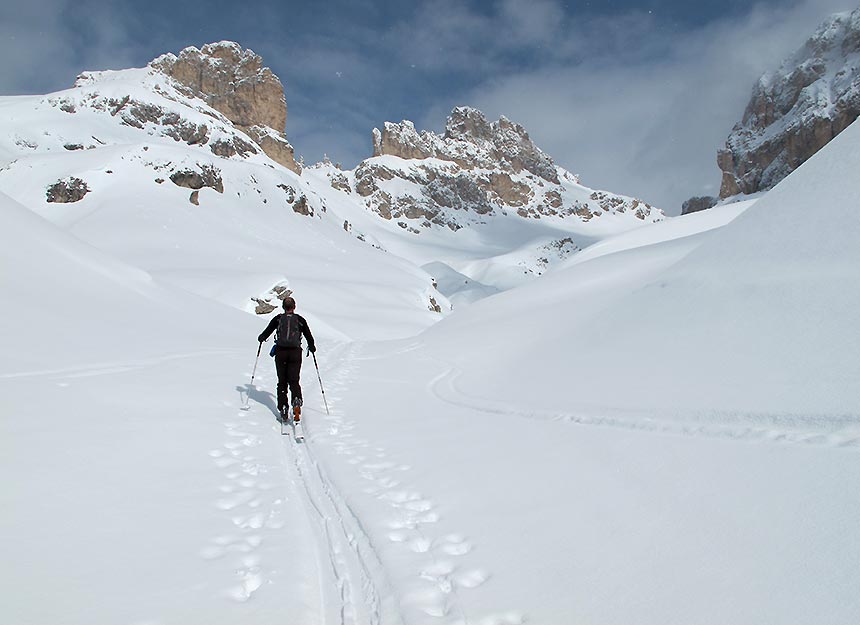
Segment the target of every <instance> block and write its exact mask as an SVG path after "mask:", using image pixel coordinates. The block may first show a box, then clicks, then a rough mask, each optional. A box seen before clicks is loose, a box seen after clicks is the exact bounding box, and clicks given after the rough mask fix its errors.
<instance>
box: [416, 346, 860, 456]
mask: <svg viewBox="0 0 860 625" xmlns="http://www.w3.org/2000/svg"><path fill="white" fill-rule="evenodd" d="M440 362H441V361H440ZM446 366H447V365H446ZM461 374H462V372H461V371H460V370H459V369H457V368H456V367H453V368H448V369H447V370H446V371H445V372H444V373H442V374H440V375H439V376H437V377H436V378H435V379H434V380H433V381H431V382H430V384H429V389H430V392H431V393H432V394H433V395H434V396H435V397H437V398H438V399H440V400H441V401H444V402H445V403H448V404H450V405H453V406H457V407H459V408H468V409H469V410H475V411H479V412H483V413H487V414H497V415H506V416H516V417H521V418H526V419H535V420H540V421H551V422H556V423H572V424H575V425H585V426H596V427H610V428H619V429H624V430H635V431H642V432H650V433H656V434H674V435H680V436H690V437H706V438H714V439H725V440H733V441H750V442H766V443H782V444H798V445H821V446H826V447H841V448H849V449H852V450H857V449H860V419H858V418H856V417H852V416H832V417H824V416H814V417H809V418H808V419H803V418H801V417H793V416H789V415H786V416H780V415H756V414H749V415H748V414H743V413H737V414H722V415H721V414H720V413H715V414H714V415H712V421H711V422H709V423H707V424H705V423H697V422H690V421H687V422H685V421H681V420H675V419H666V418H662V419H661V418H658V417H656V416H655V417H651V416H648V415H639V416H630V417H615V416H602V415H587V414H582V413H579V412H578V413H573V412H562V411H540V410H532V409H528V408H525V407H520V406H516V405H507V406H503V405H501V404H499V403H498V402H494V401H490V400H483V399H480V398H477V397H474V396H470V395H468V394H467V393H465V392H463V391H461V390H460V389H459V388H457V378H459V377H460V375H461ZM708 416H709V415H702V417H703V418H705V417H708ZM732 421H735V422H737V424H733V423H732ZM804 421H805V422H806V423H805V425H808V424H815V425H818V426H820V427H821V429H819V430H814V429H813V430H810V429H803V428H802V427H798V428H796V429H793V428H788V427H785V426H786V425H788V424H792V423H798V422H801V423H798V424H799V425H801V424H803V423H802V422H804ZM738 424H741V425H738ZM840 428H842V430H840Z"/></svg>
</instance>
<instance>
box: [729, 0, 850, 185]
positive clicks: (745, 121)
mask: <svg viewBox="0 0 860 625" xmlns="http://www.w3.org/2000/svg"><path fill="white" fill-rule="evenodd" d="M858 115H860V9H856V10H854V11H853V12H851V13H839V14H836V15H833V16H831V17H830V18H829V19H828V20H827V21H825V22H824V23H823V24H822V25H821V26H820V27H819V28H818V29H817V30H816V32H815V34H814V35H813V36H812V37H810V39H809V40H807V41H806V43H805V44H804V45H803V46H802V47H801V48H800V50H798V51H797V52H796V53H795V54H794V55H793V56H791V57H790V58H789V59H787V60H786V61H785V62H784V63H783V64H782V66H781V67H780V68H779V69H778V70H776V71H773V72H768V73H766V74H764V75H763V76H762V77H761V78H760V79H759V81H758V83H756V85H755V87H754V88H753V93H752V97H751V99H750V101H749V104H748V105H747V108H746V110H745V111H744V115H743V118H742V120H741V122H740V123H738V124H736V125H735V127H734V128H733V129H732V133H731V134H730V135H729V137H728V139H727V140H726V146H725V148H724V149H722V150H720V151H719V153H718V155H717V164H718V165H719V167H720V169H721V170H722V172H723V174H722V176H723V178H722V184H721V187H720V197H722V198H726V197H729V196H732V195H736V194H739V193H745V194H749V193H755V192H758V191H764V190H767V189H770V188H771V187H773V186H774V185H776V184H777V183H778V182H779V181H780V180H782V179H783V178H784V177H785V176H787V175H788V174H790V173H791V172H792V171H794V170H795V169H797V167H799V166H800V165H801V164H802V163H803V162H805V161H806V160H807V159H808V158H809V157H810V156H812V155H813V154H815V152H817V151H818V150H820V149H821V148H822V147H823V146H824V145H826V144H827V143H828V142H829V141H830V140H831V139H833V137H835V136H836V135H837V134H839V133H840V132H842V130H844V129H845V128H846V127H848V126H849V125H850V124H851V123H852V122H853V121H854V120H855V119H857V117H858Z"/></svg>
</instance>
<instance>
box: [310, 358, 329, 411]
mask: <svg viewBox="0 0 860 625" xmlns="http://www.w3.org/2000/svg"><path fill="white" fill-rule="evenodd" d="M311 354H313V357H314V367H316V370H317V380H319V381H320V391H322V396H323V403H325V413H326V414H327V415H329V416H331V414H330V413H329V411H328V401H327V400H326V398H325V389H324V388H323V384H322V378H321V377H320V367H319V365H318V364H317V354H316V352H311Z"/></svg>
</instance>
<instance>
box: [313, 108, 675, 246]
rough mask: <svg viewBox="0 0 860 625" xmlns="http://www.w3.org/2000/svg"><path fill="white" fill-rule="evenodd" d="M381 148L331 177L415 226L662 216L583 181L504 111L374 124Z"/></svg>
mask: <svg viewBox="0 0 860 625" xmlns="http://www.w3.org/2000/svg"><path fill="white" fill-rule="evenodd" d="M373 154H374V156H373V158H371V159H368V160H366V161H363V162H362V163H360V164H359V165H358V167H357V168H356V169H355V170H354V171H353V172H346V173H341V172H339V171H336V170H333V171H332V172H331V173H330V175H329V179H330V182H331V185H332V187H334V188H336V189H338V190H341V191H344V192H345V193H352V191H353V190H354V191H355V193H356V194H357V195H358V196H360V197H362V198H364V201H365V204H366V205H367V206H368V207H369V208H370V209H371V210H373V211H375V212H376V213H377V214H379V215H380V216H381V217H383V218H384V219H392V220H396V221H397V223H398V225H400V226H401V227H402V228H403V229H405V230H407V231H409V232H412V233H418V232H420V228H430V227H432V226H434V225H436V226H447V227H448V228H451V229H452V230H457V229H459V228H461V227H463V226H464V225H465V224H466V223H469V222H474V221H475V220H478V221H480V220H481V219H483V218H486V217H487V216H489V215H493V214H496V213H504V214H507V213H508V211H510V212H512V213H515V214H517V215H519V216H521V217H524V218H530V219H541V218H565V217H573V218H576V219H579V220H582V221H588V220H590V219H593V218H597V217H600V216H601V215H603V214H606V213H624V212H630V213H631V214H633V215H635V216H636V217H637V218H639V219H641V220H656V219H660V218H661V217H662V213H661V212H660V211H659V210H657V209H654V208H653V207H651V206H650V205H648V204H646V203H644V202H642V201H640V200H636V199H633V198H627V197H623V196H618V195H614V194H611V193H605V192H602V191H594V190H592V189H588V188H586V187H583V186H582V185H580V184H579V180H578V179H577V177H576V176H574V175H573V174H571V173H570V172H568V171H566V170H564V169H562V168H560V167H557V166H556V165H555V163H554V162H553V160H552V159H551V158H550V157H549V156H548V155H547V154H545V153H544V152H543V151H541V150H540V148H538V147H537V146H536V145H535V144H534V142H533V141H532V140H531V139H530V138H529V135H528V133H527V132H526V130H525V129H524V128H523V127H522V126H520V125H519V124H516V123H514V122H511V121H510V120H508V119H506V118H504V117H502V118H501V119H499V120H498V121H495V122H489V121H488V120H487V119H486V118H485V117H484V115H483V113H481V112H480V111H478V110H476V109H474V108H469V107H458V108H455V109H454V110H453V112H452V113H451V115H450V117H449V118H448V120H447V123H446V126H445V133H444V134H442V135H439V134H436V133H433V132H428V131H422V132H420V133H419V132H418V131H417V130H416V129H415V126H414V124H413V123H412V122H410V121H403V122H400V123H390V122H387V123H386V124H385V125H384V127H383V129H382V130H379V129H374V130H373ZM392 157H396V158H395V159H392ZM350 178H351V179H350ZM409 222H411V223H409Z"/></svg>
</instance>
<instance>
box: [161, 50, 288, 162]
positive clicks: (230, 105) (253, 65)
mask: <svg viewBox="0 0 860 625" xmlns="http://www.w3.org/2000/svg"><path fill="white" fill-rule="evenodd" d="M150 67H152V68H154V69H156V70H158V71H159V72H161V73H163V74H165V75H167V76H169V77H171V78H172V79H173V80H174V81H175V82H176V83H177V84H178V85H179V87H180V89H181V90H183V91H184V92H185V94H186V95H188V96H191V97H196V98H200V99H201V100H203V101H204V102H206V103H207V104H208V105H209V106H211V107H212V108H213V109H215V110H216V111H218V112H220V113H222V114H223V115H224V116H225V117H226V118H227V119H228V120H230V122H232V123H233V125H234V126H236V127H237V128H238V129H239V130H241V131H243V132H244V133H245V134H247V135H248V136H249V137H250V138H251V139H253V141H254V142H255V143H256V144H257V145H259V146H260V147H261V148H262V150H263V151H264V152H265V153H266V154H267V155H268V156H269V157H270V158H271V159H272V160H274V161H276V162H278V163H280V164H281V165H284V166H285V167H287V168H289V169H291V170H293V171H295V172H299V171H300V168H299V166H298V164H297V163H296V160H295V155H294V151H293V148H292V146H291V145H290V144H289V142H288V141H287V138H286V136H285V135H284V124H285V123H286V120H287V103H286V100H285V98H284V87H283V85H282V84H281V81H280V80H279V79H278V77H277V76H275V74H273V73H272V71H271V70H270V69H269V68H268V67H263V59H262V58H261V57H260V56H259V55H257V54H255V53H254V52H253V51H251V50H245V49H243V48H242V47H241V46H240V45H239V44H237V43H233V42H230V41H222V42H220V43H210V44H207V45H205V46H203V47H202V48H201V49H199V50H198V49H197V48H194V47H189V48H185V49H184V50H182V52H180V53H179V55H178V56H177V55H174V54H165V55H162V56H160V57H158V58H157V59H155V60H154V61H152V62H151V63H150Z"/></svg>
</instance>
